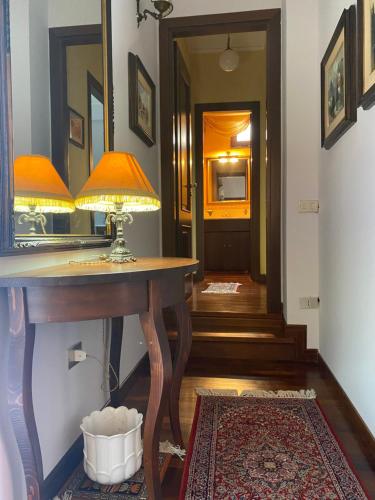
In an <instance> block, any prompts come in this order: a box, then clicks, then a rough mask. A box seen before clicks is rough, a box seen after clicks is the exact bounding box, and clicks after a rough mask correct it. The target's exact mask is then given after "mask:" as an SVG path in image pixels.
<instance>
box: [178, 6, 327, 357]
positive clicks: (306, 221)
mask: <svg viewBox="0 0 375 500" xmlns="http://www.w3.org/2000/svg"><path fill="white" fill-rule="evenodd" d="M270 8H282V29H283V44H282V45H283V46H282V61H283V97H284V100H285V103H284V108H283V127H282V128H283V130H284V132H285V136H284V137H283V149H284V165H283V177H284V193H283V194H284V196H283V203H282V213H283V224H282V232H283V248H282V253H283V262H282V282H283V290H282V291H283V301H284V309H285V313H286V320H287V322H288V323H289V324H307V326H308V347H312V348H317V347H318V344H319V312H318V311H317V310H315V311H314V310H312V311H302V310H300V309H299V297H306V296H318V294H319V281H318V275H319V267H318V266H319V263H318V217H317V216H316V215H300V214H298V213H297V210H298V200H300V199H317V197H318V163H319V151H318V149H317V147H316V144H319V109H320V108H319V107H320V98H319V87H317V82H318V80H319V66H318V55H319V54H318V37H319V26H318V21H319V19H318V5H317V2H316V0H303V1H301V0H236V1H234V2H227V1H226V0H206V1H204V2H202V1H201V0H191V1H189V2H186V1H185V0H174V11H173V13H172V16H175V17H176V16H192V15H200V14H201V15H203V14H218V13H225V12H240V11H249V10H259V9H270ZM307 20H308V25H309V36H306V22H307ZM296 61H298V63H296Z"/></svg>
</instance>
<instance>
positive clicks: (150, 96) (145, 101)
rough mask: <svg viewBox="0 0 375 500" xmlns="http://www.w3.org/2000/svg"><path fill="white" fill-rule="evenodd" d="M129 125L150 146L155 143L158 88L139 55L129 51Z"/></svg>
mask: <svg viewBox="0 0 375 500" xmlns="http://www.w3.org/2000/svg"><path fill="white" fill-rule="evenodd" d="M128 64H129V126H130V129H131V130H133V132H134V133H135V134H137V135H138V137H140V138H141V139H142V140H143V142H145V143H146V144H147V145H148V146H153V145H154V144H155V124H156V117H155V110H156V89H155V84H154V82H153V81H152V79H151V77H150V75H149V74H148V73H147V70H146V68H145V67H144V66H143V64H142V62H141V60H140V59H139V57H138V56H136V55H134V54H132V53H131V52H129V57H128Z"/></svg>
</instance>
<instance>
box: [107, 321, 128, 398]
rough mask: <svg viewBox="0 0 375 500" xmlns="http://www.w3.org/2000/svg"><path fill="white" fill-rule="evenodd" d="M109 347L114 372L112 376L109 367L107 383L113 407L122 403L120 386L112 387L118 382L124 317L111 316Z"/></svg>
mask: <svg viewBox="0 0 375 500" xmlns="http://www.w3.org/2000/svg"><path fill="white" fill-rule="evenodd" d="M111 328H112V333H111V349H110V360H109V361H110V363H111V365H112V368H113V370H114V372H115V374H116V377H117V380H116V377H115V376H114V374H113V372H112V370H111V369H110V368H109V385H110V389H112V392H111V405H112V406H113V408H117V407H118V406H120V405H121V404H122V401H120V387H118V388H117V389H116V390H115V391H113V388H114V387H115V386H116V383H120V362H121V347H122V336H123V329H124V318H123V317H119V318H112V321H111Z"/></svg>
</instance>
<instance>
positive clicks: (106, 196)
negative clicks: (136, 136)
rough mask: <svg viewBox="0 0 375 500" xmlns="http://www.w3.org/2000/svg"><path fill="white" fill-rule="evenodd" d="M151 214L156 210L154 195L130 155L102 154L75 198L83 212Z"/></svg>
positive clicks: (147, 181)
mask: <svg viewBox="0 0 375 500" xmlns="http://www.w3.org/2000/svg"><path fill="white" fill-rule="evenodd" d="M118 204H121V205H122V210H123V211H124V212H151V211H154V210H158V209H159V208H160V200H159V197H158V195H157V194H156V193H155V191H154V189H153V188H152V186H151V184H150V182H149V180H148V179H147V177H146V176H145V174H144V173H143V171H142V169H141V167H140V165H139V163H138V161H137V159H136V158H135V156H134V155H133V154H131V153H120V152H108V153H104V155H103V156H102V158H101V160H100V162H99V163H98V164H97V166H96V167H95V170H94V171H93V173H92V174H91V175H90V177H89V178H88V180H87V182H86V184H85V185H84V186H83V188H82V189H81V191H80V193H79V194H78V196H77V198H76V206H77V207H78V208H82V209H83V210H93V211H97V212H113V211H115V210H116V205H118Z"/></svg>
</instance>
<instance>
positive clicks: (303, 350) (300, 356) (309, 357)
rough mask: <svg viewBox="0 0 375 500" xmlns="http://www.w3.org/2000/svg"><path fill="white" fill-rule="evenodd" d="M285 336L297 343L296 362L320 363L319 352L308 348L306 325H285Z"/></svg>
mask: <svg viewBox="0 0 375 500" xmlns="http://www.w3.org/2000/svg"><path fill="white" fill-rule="evenodd" d="M284 335H285V337H287V338H293V339H294V341H295V349H296V351H295V360H296V361H302V362H305V363H317V362H318V350H317V349H308V348H307V326H306V325H287V324H286V325H285V327H284Z"/></svg>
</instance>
